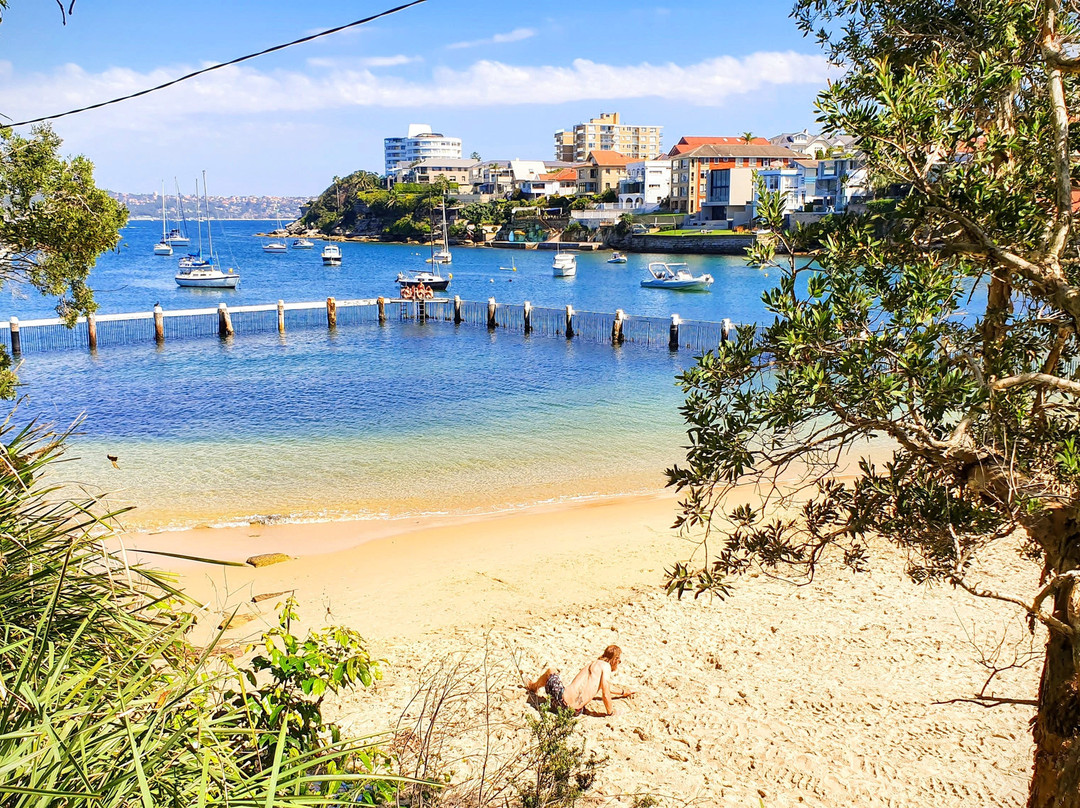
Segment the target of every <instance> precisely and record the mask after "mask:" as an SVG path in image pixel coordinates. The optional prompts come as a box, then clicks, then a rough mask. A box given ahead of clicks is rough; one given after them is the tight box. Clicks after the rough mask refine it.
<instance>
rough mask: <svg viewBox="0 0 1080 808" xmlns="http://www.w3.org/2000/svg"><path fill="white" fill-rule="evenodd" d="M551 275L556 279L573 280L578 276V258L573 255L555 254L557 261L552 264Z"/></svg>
mask: <svg viewBox="0 0 1080 808" xmlns="http://www.w3.org/2000/svg"><path fill="white" fill-rule="evenodd" d="M551 274H552V275H554V276H555V277H556V278H572V277H573V276H574V275H577V256H576V255H574V254H573V253H564V252H557V253H555V259H554V260H553V261H552V262H551Z"/></svg>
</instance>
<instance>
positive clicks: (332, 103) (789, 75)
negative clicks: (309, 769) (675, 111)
mask: <svg viewBox="0 0 1080 808" xmlns="http://www.w3.org/2000/svg"><path fill="white" fill-rule="evenodd" d="M379 58H382V57H379ZM385 58H386V59H394V60H399V59H401V58H405V59H408V58H410V57H385ZM397 63H398V64H404V62H401V61H398V62H397ZM353 65H354V66H347V67H341V66H339V65H334V70H333V71H331V72H326V73H320V74H319V75H313V74H309V73H305V72H300V71H288V70H275V71H268V72H263V71H260V70H257V69H255V68H251V67H241V66H234V67H228V68H223V69H222V70H219V71H216V72H214V73H211V74H209V75H206V76H202V77H200V78H198V79H194V80H192V81H189V82H186V83H184V84H181V85H177V86H176V87H172V88H169V89H167V90H164V91H162V92H159V93H155V94H152V95H150V96H147V97H144V98H140V99H137V100H135V101H130V102H125V103H122V104H120V105H117V106H115V107H108V108H106V109H105V110H102V111H100V112H94V113H88V114H86V115H84V116H80V117H82V118H85V119H86V120H87V123H91V122H92V123H93V125H98V126H100V125H102V124H107V125H109V126H113V127H118V128H126V129H148V128H155V127H159V126H161V125H162V124H163V123H165V122H167V121H175V120H178V119H179V120H185V121H190V120H191V119H192V116H195V115H214V114H220V115H225V116H236V115H244V114H259V113H269V112H284V111H291V112H301V111H314V110H329V109H348V108H355V107H383V108H407V107H418V108H431V107H449V106H453V107H484V106H506V105H509V104H532V105H537V104H562V103H568V102H574V101H588V100H620V99H640V98H659V99H664V100H666V101H678V102H682V103H685V104H690V105H693V106H720V105H723V104H724V103H726V102H727V101H729V100H730V99H731V98H733V97H735V96H740V95H744V94H747V93H752V92H755V91H758V90H761V89H763V88H766V87H768V86H779V85H807V84H811V85H813V84H824V83H825V81H826V79H827V78H828V77H829V76H831V75H833V69H832V68H830V66H829V65H828V63H827V61H826V60H825V58H824V57H822V56H819V55H809V54H801V53H796V52H794V51H784V52H759V53H753V54H750V55H748V56H744V57H734V56H718V57H715V58H712V59H706V60H704V61H701V62H698V63H696V64H689V65H678V64H674V63H671V62H669V63H667V64H660V65H654V64H651V63H649V62H642V63H640V64H636V65H611V64H601V63H598V62H593V61H590V60H587V59H577V60H575V61H574V62H572V63H571V64H570V65H569V66H554V65H540V66H533V65H527V66H526V65H513V64H507V63H505V62H497V61H491V60H480V61H477V62H475V63H473V64H472V65H470V66H468V67H466V68H464V69H461V70H458V69H452V68H449V67H435V68H434V69H433V70H432V72H431V75H430V77H429V78H427V79H426V80H408V79H404V78H401V77H397V76H393V75H387V74H384V73H380V74H379V75H376V74H374V73H372V72H371V69H370V68H371V67H374V66H375V65H374V64H372V63H370V62H369V63H368V64H367V65H360V64H356V63H355V62H354V63H353ZM187 69H188V68H186V67H173V68H168V69H166V68H158V69H155V70H153V71H150V72H146V73H140V72H137V71H134V70H130V69H127V68H110V69H108V70H105V71H102V72H99V73H90V72H87V71H85V70H83V69H82V68H81V67H79V66H78V65H74V64H68V65H64V66H61V67H59V68H57V69H56V70H54V71H53V72H52V73H49V74H31V75H17V74H16V75H11V74H9V75H8V76H7V81H5V82H3V83H2V84H0V110H3V111H4V112H5V113H6V114H7V115H9V116H11V119H12V120H14V121H19V120H23V119H25V118H28V117H36V116H38V115H44V114H50V113H55V112H59V111H62V110H66V109H71V108H75V107H80V106H84V105H86V104H88V103H93V102H97V101H102V100H105V99H108V98H113V97H116V96H120V95H125V94H128V93H131V92H134V91H137V90H141V89H144V88H146V87H149V86H153V85H155V84H159V83H162V82H164V81H167V80H169V79H172V78H175V77H176V76H178V75H181V74H182V73H184V72H186V71H187Z"/></svg>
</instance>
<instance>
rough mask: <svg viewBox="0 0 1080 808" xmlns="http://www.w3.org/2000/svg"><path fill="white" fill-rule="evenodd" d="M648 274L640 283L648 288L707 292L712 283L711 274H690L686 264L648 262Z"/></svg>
mask: <svg viewBox="0 0 1080 808" xmlns="http://www.w3.org/2000/svg"><path fill="white" fill-rule="evenodd" d="M649 275H650V276H651V277H649V278H646V279H645V280H643V281H642V282H641V285H642V286H644V287H646V288H650V289H674V290H675V291H677V292H707V291H709V287H710V286H712V284H713V276H712V275H707V274H706V275H692V274H690V270H688V269H687V268H686V264H666V263H664V262H663V261H651V262H650V263H649Z"/></svg>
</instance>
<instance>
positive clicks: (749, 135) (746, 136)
mask: <svg viewBox="0 0 1080 808" xmlns="http://www.w3.org/2000/svg"><path fill="white" fill-rule="evenodd" d="M742 139H743V143H753V142H754V133H753V132H743V133H742Z"/></svg>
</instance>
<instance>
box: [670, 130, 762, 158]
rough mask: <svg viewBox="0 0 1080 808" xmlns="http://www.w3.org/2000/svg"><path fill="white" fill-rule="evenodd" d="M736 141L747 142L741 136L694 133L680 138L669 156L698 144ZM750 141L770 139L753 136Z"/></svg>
mask: <svg viewBox="0 0 1080 808" xmlns="http://www.w3.org/2000/svg"><path fill="white" fill-rule="evenodd" d="M736 143H746V141H745V140H744V139H743V138H741V137H728V136H724V137H719V136H717V137H696V136H693V135H690V136H687V137H682V138H679V142H678V143H676V144H675V145H674V146H672V147H671V151H669V152H668V157H674V156H675V155H677V154H682V153H683V152H688V151H690V150H691V149H696V148H697V147H698V146H718V145H725V146H727V145H733V144H736ZM750 143H752V144H754V145H759V146H761V145H764V146H767V145H769V141H768V140H766V139H765V138H763V137H756V138H753V139H752V140H751V141H750Z"/></svg>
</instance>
